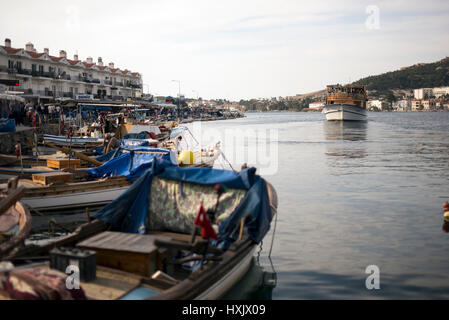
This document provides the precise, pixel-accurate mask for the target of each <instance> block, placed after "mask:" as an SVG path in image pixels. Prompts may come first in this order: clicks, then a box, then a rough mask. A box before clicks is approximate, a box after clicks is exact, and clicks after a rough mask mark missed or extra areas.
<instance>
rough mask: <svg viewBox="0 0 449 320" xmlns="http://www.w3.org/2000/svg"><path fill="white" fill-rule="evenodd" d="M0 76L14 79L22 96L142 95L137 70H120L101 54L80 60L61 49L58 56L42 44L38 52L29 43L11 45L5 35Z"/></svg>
mask: <svg viewBox="0 0 449 320" xmlns="http://www.w3.org/2000/svg"><path fill="white" fill-rule="evenodd" d="M0 79H2V80H18V81H19V83H20V85H19V86H18V87H9V88H8V89H9V90H12V91H18V92H20V95H22V96H23V97H25V98H30V99H31V98H39V99H49V100H51V99H55V98H60V97H67V98H76V96H77V95H91V96H93V97H94V98H97V99H126V98H139V97H141V96H142V77H141V75H140V74H139V73H138V72H131V71H129V70H126V69H125V70H120V69H119V68H115V66H114V63H112V62H111V63H109V64H108V65H107V66H106V65H104V64H103V60H102V58H98V61H97V62H94V61H93V59H92V58H91V57H88V58H87V59H86V60H85V61H81V60H80V59H79V58H78V55H76V54H75V55H74V56H73V59H69V58H68V57H67V53H66V52H65V51H64V50H60V52H59V56H58V57H55V56H52V55H50V53H49V49H48V48H45V49H44V51H43V52H41V53H39V52H37V50H36V49H35V48H34V45H33V44H32V43H27V44H26V46H25V48H13V47H12V46H11V40H9V39H6V40H5V45H4V46H0Z"/></svg>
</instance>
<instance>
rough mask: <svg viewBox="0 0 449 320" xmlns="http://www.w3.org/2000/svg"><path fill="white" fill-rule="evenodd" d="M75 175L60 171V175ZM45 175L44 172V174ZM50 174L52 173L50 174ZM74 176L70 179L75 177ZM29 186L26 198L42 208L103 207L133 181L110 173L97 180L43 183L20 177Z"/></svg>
mask: <svg viewBox="0 0 449 320" xmlns="http://www.w3.org/2000/svg"><path fill="white" fill-rule="evenodd" d="M61 174H62V175H64V176H65V175H67V174H69V175H72V174H71V173H59V175H61ZM41 176H42V175H41ZM47 176H50V175H47ZM72 179H73V177H72V178H71V179H70V180H72ZM19 185H23V186H25V187H26V189H25V194H24V197H23V199H22V202H23V203H25V204H26V205H28V206H29V207H30V208H32V209H33V210H38V211H39V212H46V211H54V210H62V209H73V208H80V207H81V208H86V207H89V208H92V209H95V208H97V207H102V206H104V205H105V204H107V203H109V202H111V201H112V200H114V199H116V198H117V197H118V196H119V195H121V194H122V193H123V192H124V191H125V190H126V189H127V188H128V187H129V186H130V185H131V182H129V181H128V180H127V179H126V178H125V177H124V176H118V177H108V178H104V179H100V180H94V181H82V182H68V183H57V184H52V183H50V184H49V185H42V184H39V183H36V182H33V181H30V180H20V181H19Z"/></svg>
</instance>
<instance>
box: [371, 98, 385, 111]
mask: <svg viewBox="0 0 449 320" xmlns="http://www.w3.org/2000/svg"><path fill="white" fill-rule="evenodd" d="M375 108H377V109H378V110H380V111H388V110H390V104H389V103H388V102H387V101H383V100H368V101H367V109H368V110H371V109H375Z"/></svg>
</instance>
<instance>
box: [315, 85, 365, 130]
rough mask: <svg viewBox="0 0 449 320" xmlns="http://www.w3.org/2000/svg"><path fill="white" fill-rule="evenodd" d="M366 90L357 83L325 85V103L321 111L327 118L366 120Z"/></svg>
mask: <svg viewBox="0 0 449 320" xmlns="http://www.w3.org/2000/svg"><path fill="white" fill-rule="evenodd" d="M366 101H367V96H366V90H365V87H364V86H359V85H346V86H342V85H329V86H327V98H326V105H325V106H324V107H323V111H322V113H323V114H324V115H325V116H326V119H327V120H351V121H364V120H367V111H366Z"/></svg>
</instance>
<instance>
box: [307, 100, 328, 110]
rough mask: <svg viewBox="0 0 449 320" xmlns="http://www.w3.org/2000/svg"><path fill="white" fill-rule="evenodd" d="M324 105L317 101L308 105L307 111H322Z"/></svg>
mask: <svg viewBox="0 0 449 320" xmlns="http://www.w3.org/2000/svg"><path fill="white" fill-rule="evenodd" d="M324 105H325V103H324V102H322V101H318V102H311V103H309V109H316V110H318V109H322V108H323V107H324Z"/></svg>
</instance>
